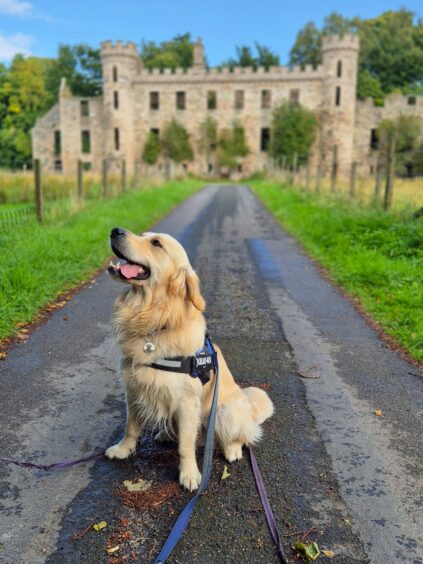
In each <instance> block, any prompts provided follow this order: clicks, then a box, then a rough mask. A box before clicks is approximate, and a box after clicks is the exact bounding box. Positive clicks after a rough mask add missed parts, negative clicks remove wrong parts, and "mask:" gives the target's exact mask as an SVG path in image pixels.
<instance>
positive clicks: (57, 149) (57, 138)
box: [54, 131, 62, 157]
mask: <svg viewBox="0 0 423 564" xmlns="http://www.w3.org/2000/svg"><path fill="white" fill-rule="evenodd" d="M61 152H62V134H61V132H60V131H55V132H54V156H55V157H60V154H61Z"/></svg>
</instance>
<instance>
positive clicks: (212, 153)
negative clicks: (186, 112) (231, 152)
mask: <svg viewBox="0 0 423 564" xmlns="http://www.w3.org/2000/svg"><path fill="white" fill-rule="evenodd" d="M218 142H219V139H218V133H217V122H216V120H215V119H214V118H212V117H211V116H209V117H208V118H207V119H205V120H204V121H203V123H201V125H200V141H199V149H200V152H201V153H203V154H204V156H205V158H206V161H207V164H209V163H210V161H211V160H212V161H213V162H214V161H215V160H216V150H217V148H218Z"/></svg>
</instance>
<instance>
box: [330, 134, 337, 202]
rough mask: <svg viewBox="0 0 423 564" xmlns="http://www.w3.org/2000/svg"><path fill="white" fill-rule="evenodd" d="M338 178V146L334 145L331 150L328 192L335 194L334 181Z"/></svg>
mask: <svg viewBox="0 0 423 564" xmlns="http://www.w3.org/2000/svg"><path fill="white" fill-rule="evenodd" d="M337 178H338V145H334V146H333V148H332V172H331V182H330V191H331V192H332V194H335V192H336V181H337Z"/></svg>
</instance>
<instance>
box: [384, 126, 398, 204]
mask: <svg viewBox="0 0 423 564" xmlns="http://www.w3.org/2000/svg"><path fill="white" fill-rule="evenodd" d="M396 149H397V140H396V135H395V133H394V134H393V137H392V139H391V142H390V144H389V154H388V166H387V170H386V184H385V198H384V201H383V209H384V210H385V211H388V210H390V209H391V206H392V197H393V193H394V178H395V154H396Z"/></svg>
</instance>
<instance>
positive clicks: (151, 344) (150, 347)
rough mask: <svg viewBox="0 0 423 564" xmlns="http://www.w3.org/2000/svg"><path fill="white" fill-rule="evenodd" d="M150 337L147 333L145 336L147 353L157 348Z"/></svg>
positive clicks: (145, 350)
mask: <svg viewBox="0 0 423 564" xmlns="http://www.w3.org/2000/svg"><path fill="white" fill-rule="evenodd" d="M148 337H149V336H148V335H147V336H146V338H145V343H144V352H146V353H150V352H154V351H155V350H156V347H155V346H154V343H152V342H151V341H150V339H149V338H148Z"/></svg>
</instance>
